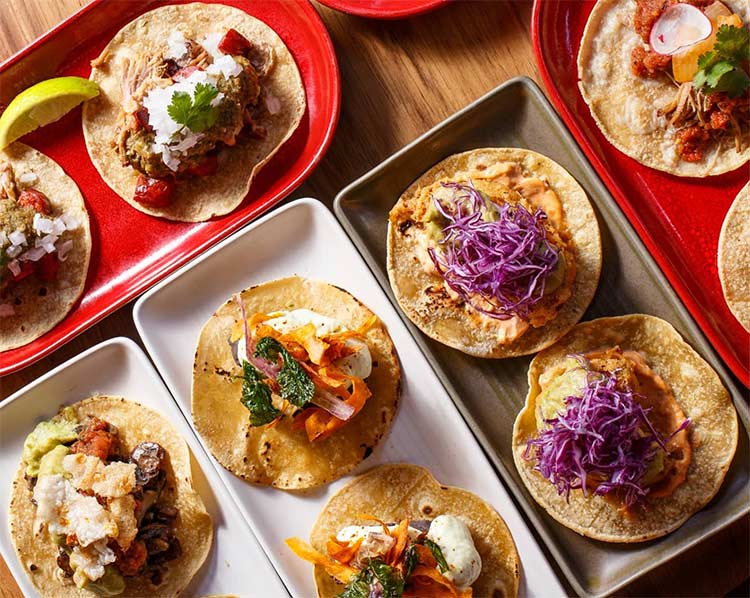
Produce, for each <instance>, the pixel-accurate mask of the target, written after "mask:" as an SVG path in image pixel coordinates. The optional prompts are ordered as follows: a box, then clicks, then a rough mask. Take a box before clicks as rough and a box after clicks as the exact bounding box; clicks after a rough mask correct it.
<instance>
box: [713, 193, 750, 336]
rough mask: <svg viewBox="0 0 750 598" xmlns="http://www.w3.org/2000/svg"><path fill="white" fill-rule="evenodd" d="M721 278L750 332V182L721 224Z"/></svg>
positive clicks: (737, 315) (732, 307) (730, 303)
mask: <svg viewBox="0 0 750 598" xmlns="http://www.w3.org/2000/svg"><path fill="white" fill-rule="evenodd" d="M719 279H720V280H721V288H722V291H724V299H726V302H727V305H728V306H729V309H730V310H731V311H732V313H733V314H734V317H735V318H737V321H738V322H739V323H740V324H742V327H743V328H744V329H745V330H747V331H748V332H750V183H748V184H747V185H745V186H744V187H743V188H742V189H741V190H740V192H739V193H738V194H737V197H736V198H735V199H734V202H733V203H732V206H731V207H730V208H729V212H727V215H726V216H725V217H724V224H723V225H722V226H721V234H720V235H719Z"/></svg>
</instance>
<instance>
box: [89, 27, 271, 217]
mask: <svg viewBox="0 0 750 598" xmlns="http://www.w3.org/2000/svg"><path fill="white" fill-rule="evenodd" d="M107 60H108V55H107V52H106V50H105V53H104V54H103V55H102V56H100V57H99V58H98V59H97V60H96V61H94V63H92V66H96V67H99V66H102V65H103V64H105V63H106V62H107ZM272 68H273V52H272V50H271V48H270V47H268V46H266V45H265V44H256V43H254V42H252V41H250V40H248V39H247V38H245V37H244V36H243V35H242V34H241V33H239V32H237V31H236V30H235V29H228V30H225V31H221V32H214V33H209V34H207V35H205V36H203V37H201V38H200V39H187V38H186V37H185V36H184V34H183V33H182V32H180V31H179V29H177V30H174V31H173V32H172V33H171V34H170V35H169V37H168V38H167V39H166V40H164V47H163V49H162V51H161V52H160V53H156V54H151V53H137V52H136V53H135V55H134V56H133V57H131V58H126V59H125V64H124V74H123V78H122V80H121V86H122V92H123V101H122V105H121V110H120V113H119V116H118V119H117V126H116V129H115V138H114V139H113V140H112V144H113V146H114V147H115V149H116V151H117V153H118V154H119V156H120V160H121V162H122V165H123V166H132V167H133V168H134V169H135V170H136V171H138V172H139V173H140V175H139V177H138V180H137V183H136V187H135V193H134V197H133V199H134V200H135V201H136V202H138V203H140V204H142V205H144V206H149V207H166V206H169V205H170V204H171V202H172V198H173V195H174V193H175V186H176V182H177V181H179V180H182V179H186V178H191V177H205V176H210V175H213V174H215V173H216V171H217V169H218V153H219V151H220V150H221V149H222V148H223V147H230V146H233V145H235V143H237V140H238V137H239V136H241V135H247V136H248V137H250V138H254V139H264V138H265V137H266V134H267V132H266V130H265V129H264V128H263V127H262V126H260V125H257V124H256V121H257V120H258V119H259V117H260V116H261V115H262V114H265V113H268V114H275V113H277V112H278V111H279V110H280V106H279V100H278V99H277V98H276V97H275V96H274V95H273V94H271V93H267V92H266V91H265V90H264V87H263V81H264V78H265V77H266V76H267V75H268V73H269V72H270V71H271V69H272Z"/></svg>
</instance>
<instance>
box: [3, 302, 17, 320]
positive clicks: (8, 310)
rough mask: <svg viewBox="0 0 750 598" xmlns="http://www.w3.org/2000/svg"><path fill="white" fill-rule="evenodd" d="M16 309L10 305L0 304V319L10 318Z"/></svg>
mask: <svg viewBox="0 0 750 598" xmlns="http://www.w3.org/2000/svg"><path fill="white" fill-rule="evenodd" d="M15 313H16V309H15V308H14V307H13V306H12V305H11V304H10V303H0V318H5V317H8V316H12V315H13V314H15Z"/></svg>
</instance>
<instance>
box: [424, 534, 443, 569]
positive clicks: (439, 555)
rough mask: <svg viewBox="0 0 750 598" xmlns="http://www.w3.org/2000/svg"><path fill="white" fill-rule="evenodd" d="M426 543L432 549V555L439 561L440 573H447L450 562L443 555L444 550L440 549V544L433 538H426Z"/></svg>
mask: <svg viewBox="0 0 750 598" xmlns="http://www.w3.org/2000/svg"><path fill="white" fill-rule="evenodd" d="M424 545H425V546H427V548H429V549H430V552H431V553H432V556H434V557H435V560H436V561H437V563H438V569H440V573H445V572H446V571H448V563H447V562H446V560H445V557H444V556H443V551H442V550H440V546H438V545H437V544H435V542H433V541H432V540H425V541H424Z"/></svg>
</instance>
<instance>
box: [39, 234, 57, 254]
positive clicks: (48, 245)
mask: <svg viewBox="0 0 750 598" xmlns="http://www.w3.org/2000/svg"><path fill="white" fill-rule="evenodd" d="M57 239H59V237H58V236H57V235H45V236H44V237H42V238H41V239H37V241H38V242H39V246H40V247H42V248H44V251H46V252H47V253H52V252H53V251H54V250H55V243H57Z"/></svg>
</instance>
